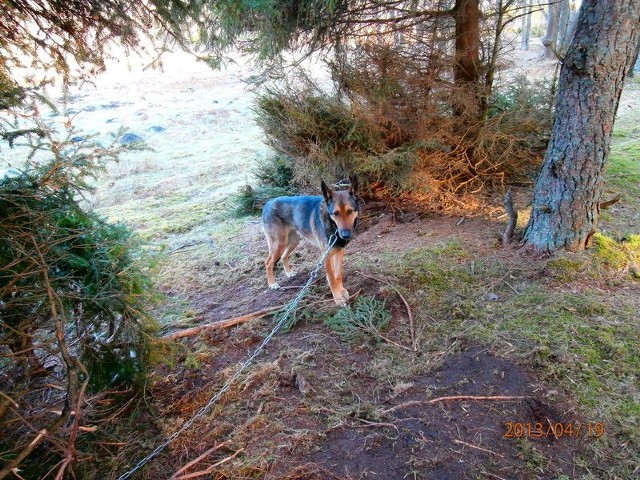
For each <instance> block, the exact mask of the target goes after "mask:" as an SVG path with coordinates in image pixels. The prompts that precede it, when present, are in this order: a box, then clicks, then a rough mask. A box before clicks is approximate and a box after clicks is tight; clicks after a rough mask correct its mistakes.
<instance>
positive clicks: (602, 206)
mask: <svg viewBox="0 0 640 480" xmlns="http://www.w3.org/2000/svg"><path fill="white" fill-rule="evenodd" d="M619 201H620V195H616V196H615V197H613V198H612V199H611V200H605V201H604V202H600V204H599V205H598V207H599V208H600V210H605V209H607V208H609V207H610V206H611V205H613V204H614V203H618V202H619Z"/></svg>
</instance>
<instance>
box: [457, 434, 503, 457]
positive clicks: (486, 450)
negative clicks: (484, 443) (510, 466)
mask: <svg viewBox="0 0 640 480" xmlns="http://www.w3.org/2000/svg"><path fill="white" fill-rule="evenodd" d="M452 442H453V443H458V444H460V445H465V446H467V447H471V448H475V449H476V450H480V451H481V452H486V453H490V454H492V455H496V456H498V457H500V458H504V455H501V454H499V453H497V452H494V451H493V450H488V449H486V448H482V447H478V446H477V445H473V444H472V443H467V442H463V441H462V440H458V439H457V438H454V439H453V440H452Z"/></svg>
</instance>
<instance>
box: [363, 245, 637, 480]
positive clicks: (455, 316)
mask: <svg viewBox="0 0 640 480" xmlns="http://www.w3.org/2000/svg"><path fill="white" fill-rule="evenodd" d="M605 238H606V237H602V238H601V239H600V240H599V241H598V244H600V245H602V244H603V243H605V244H606V248H603V247H602V246H601V247H600V248H599V249H597V250H596V252H595V254H594V258H595V262H596V263H597V264H599V265H600V267H601V268H603V267H604V266H606V267H607V268H608V269H609V270H608V272H609V275H610V276H614V275H616V273H618V275H619V272H618V270H619V268H620V267H621V265H623V264H624V263H625V259H626V258H627V257H626V252H624V251H623V250H622V249H621V248H620V247H619V246H618V244H617V243H616V242H614V241H612V240H611V239H606V240H605ZM636 241H637V239H636V238H635V237H634V239H633V244H634V245H635V242H636ZM442 252H446V253H445V254H443V253H442ZM386 258H387V260H386V261H387V262H389V263H386V264H384V265H381V266H378V268H381V269H382V270H383V271H384V270H386V271H388V272H390V273H392V274H393V275H394V276H395V278H396V279H397V281H398V282H399V283H400V285H403V286H404V287H406V288H407V289H411V290H410V291H411V292H412V302H413V303H414V304H417V305H418V307H417V312H416V313H415V316H416V318H417V319H418V320H419V321H421V322H425V323H424V324H422V325H421V332H422V334H421V336H420V338H419V344H420V345H421V349H422V351H423V352H435V351H440V350H442V349H443V348H446V346H445V345H444V344H443V341H446V340H447V339H450V338H458V339H460V338H466V339H467V341H471V342H472V343H479V344H481V345H490V346H491V349H492V350H493V351H495V352H496V353H497V354H498V355H504V356H507V357H511V358H514V359H517V361H519V362H523V363H525V364H527V365H530V366H531V367H532V368H534V369H535V371H536V372H537V374H538V376H539V378H540V379H541V380H542V381H544V382H545V383H547V384H549V385H553V386H555V387H556V390H557V391H558V394H559V395H562V396H563V397H565V398H575V400H576V401H577V403H578V410H579V412H580V415H583V416H584V418H585V420H587V421H601V422H605V424H606V425H607V428H608V429H610V431H609V432H608V435H607V437H606V438H605V439H603V440H602V442H600V443H599V444H594V448H596V449H599V448H603V449H605V450H607V451H608V452H609V453H608V454H611V455H615V456H616V457H617V462H618V468H619V470H616V471H617V472H618V473H619V474H620V475H624V472H628V471H630V470H632V469H633V462H634V458H633V456H632V454H631V452H632V451H633V448H634V447H633V445H635V446H636V448H637V446H638V445H637V436H636V435H635V434H634V433H633V432H636V433H637V431H638V430H639V429H640V423H639V418H640V402H639V400H640V391H639V389H638V385H637V377H636V376H637V372H638V371H640V355H638V340H637V339H638V338H640V318H639V316H638V315H639V313H638V312H639V310H638V305H637V302H633V301H629V300H630V299H629V298H627V297H626V296H625V295H624V293H612V292H608V293H604V292H602V291H601V290H600V289H598V288H593V289H591V288H584V287H583V286H580V287H578V288H576V287H570V284H569V285H567V284H566V283H565V282H566V281H567V277H566V276H558V277H556V278H555V280H559V281H560V282H561V283H558V282H556V281H555V280H553V279H552V280H551V281H549V280H547V279H544V280H541V281H540V280H535V281H531V280H528V279H527V277H529V276H531V274H532V272H531V271H530V270H529V271H528V270H526V269H524V268H521V267H517V266H514V265H512V264H509V263H506V262H505V261H501V260H500V259H499V257H493V258H492V259H491V260H489V259H487V260H482V259H477V258H475V256H473V255H471V254H470V253H467V252H465V251H464V249H463V248H461V247H460V245H459V244H456V243H446V244H443V245H439V246H435V247H433V248H428V249H418V250H414V251H410V252H406V253H405V254H403V255H402V256H401V257H400V258H398V255H397V252H389V256H388V257H386ZM392 258H395V259H396V260H395V261H392V260H391V259H392ZM600 258H604V260H602V261H601V260H599V259H600ZM587 261H589V258H588V257H587V260H584V259H571V258H562V257H561V258H558V259H553V260H550V261H549V262H547V263H546V265H545V264H544V262H541V263H540V264H539V265H538V266H537V267H535V266H534V269H535V268H537V269H538V271H540V272H542V271H544V270H545V269H556V268H560V269H561V271H564V272H566V271H571V279H570V280H571V281H572V282H580V281H584V280H589V281H593V271H592V270H590V269H589V268H586V267H585V264H586V262H587ZM600 262H602V263H600ZM563 275H564V274H563ZM534 276H535V275H534ZM552 278H553V277H552ZM567 287H568V288H570V290H569V291H567V290H566V288H567ZM514 290H515V291H514ZM516 291H517V293H516ZM487 292H492V293H494V295H496V297H497V300H495V301H489V300H487V298H489V297H488V296H487ZM381 356H383V357H384V359H383V358H378V359H377V360H374V365H375V367H374V370H375V371H376V374H377V376H378V378H379V379H380V381H383V380H384V381H391V382H399V381H401V380H406V379H410V378H411V377H412V376H414V375H415V374H416V372H417V371H424V369H425V368H426V369H429V368H433V367H434V366H437V363H435V364H434V363H431V364H430V362H429V359H428V358H427V360H422V361H415V359H412V358H411V357H409V356H405V355H402V354H401V353H400V354H396V355H395V356H393V357H390V356H389V354H388V352H381ZM618 442H621V443H622V444H624V445H627V448H625V449H622V450H619V449H617V448H616V445H618ZM604 445H607V446H606V447H604ZM621 478H624V477H621Z"/></svg>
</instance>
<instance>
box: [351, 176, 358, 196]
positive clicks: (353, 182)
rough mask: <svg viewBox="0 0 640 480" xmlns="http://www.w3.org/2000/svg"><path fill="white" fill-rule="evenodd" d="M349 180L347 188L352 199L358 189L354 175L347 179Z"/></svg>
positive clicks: (356, 194) (356, 177) (356, 178)
mask: <svg viewBox="0 0 640 480" xmlns="http://www.w3.org/2000/svg"><path fill="white" fill-rule="evenodd" d="M349 180H351V185H350V186H349V193H350V194H351V196H352V197H357V196H358V190H359V189H360V188H359V184H358V176H357V175H355V174H354V175H351V176H350V177H349Z"/></svg>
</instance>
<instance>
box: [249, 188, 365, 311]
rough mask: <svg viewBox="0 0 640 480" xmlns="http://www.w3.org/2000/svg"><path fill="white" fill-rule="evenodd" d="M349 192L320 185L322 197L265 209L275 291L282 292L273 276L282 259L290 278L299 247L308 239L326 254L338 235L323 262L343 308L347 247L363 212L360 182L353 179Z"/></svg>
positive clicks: (281, 201)
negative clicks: (359, 200) (295, 252)
mask: <svg viewBox="0 0 640 480" xmlns="http://www.w3.org/2000/svg"><path fill="white" fill-rule="evenodd" d="M350 180H351V186H350V187H349V189H348V190H338V191H333V190H331V189H330V188H329V187H328V186H327V184H326V183H324V181H321V182H320V188H321V190H322V196H296V197H277V198H274V199H271V200H269V201H268V202H267V203H265V204H264V207H263V208H262V229H263V230H264V235H265V237H266V238H267V244H268V246H269V256H268V257H267V259H266V260H265V262H264V266H265V269H266V271H267V283H268V284H269V287H270V288H272V289H277V288H280V285H278V283H277V282H276V280H275V278H274V275H273V267H274V265H275V264H276V263H277V262H278V260H280V259H282V265H283V266H284V272H285V275H286V276H287V277H293V276H295V275H296V272H294V271H293V269H292V268H291V264H290V263H289V259H290V257H291V254H292V253H293V251H294V250H295V249H296V247H297V246H298V243H300V239H303V238H304V239H306V240H307V241H309V242H310V243H311V244H313V245H315V246H316V247H318V248H319V249H321V250H323V251H324V250H326V249H327V247H328V246H329V240H330V238H331V236H332V235H333V234H336V241H335V243H334V245H333V247H332V248H331V250H330V251H329V254H328V255H327V257H326V258H325V260H324V267H325V271H326V274H327V281H328V282H329V288H330V289H331V294H332V295H333V299H334V300H335V302H336V304H337V305H339V306H341V307H344V306H346V305H347V302H348V301H349V292H348V291H347V290H346V289H345V288H344V286H343V285H342V262H343V258H344V247H345V246H346V245H347V244H348V243H349V242H350V241H351V240H352V239H353V237H354V235H355V229H356V225H357V223H358V214H359V212H360V208H359V204H358V199H357V191H358V178H357V177H356V176H353V177H350Z"/></svg>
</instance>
